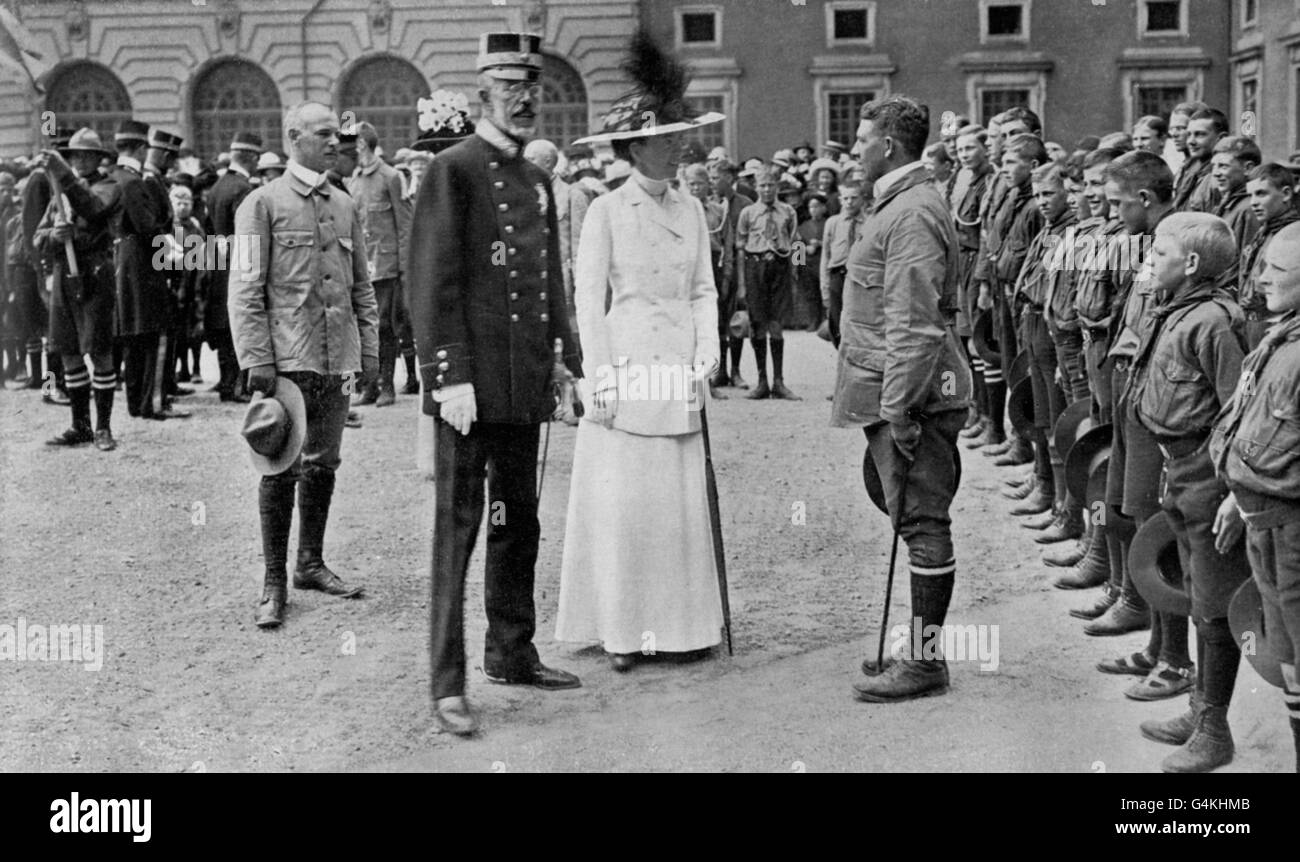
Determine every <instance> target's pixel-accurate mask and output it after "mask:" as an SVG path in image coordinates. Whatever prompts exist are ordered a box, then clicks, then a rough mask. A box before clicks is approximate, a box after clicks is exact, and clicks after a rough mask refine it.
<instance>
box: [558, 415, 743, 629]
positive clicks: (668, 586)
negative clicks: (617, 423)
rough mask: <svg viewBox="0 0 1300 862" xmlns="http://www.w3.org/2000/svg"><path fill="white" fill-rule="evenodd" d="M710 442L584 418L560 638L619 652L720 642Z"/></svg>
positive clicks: (562, 575)
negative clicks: (707, 462) (707, 472)
mask: <svg viewBox="0 0 1300 862" xmlns="http://www.w3.org/2000/svg"><path fill="white" fill-rule="evenodd" d="M721 631H722V600H721V598H720V597H719V592H718V576H717V567H716V565H715V564H714V559H713V533H712V530H711V528H710V526H709V507H708V495H707V491H706V484H705V478H704V438H703V436H702V435H700V434H698V433H696V434H684V435H679V436H673V437H647V436H641V435H638V434H628V433H626V432H624V431H616V430H613V429H610V428H606V427H605V426H603V425H600V424H598V423H595V422H588V421H587V420H585V419H584V420H583V421H582V422H581V423H580V424H579V426H578V434H577V443H576V446H575V449H574V453H573V480H572V483H571V485H570V488H569V512H568V522H567V524H566V525H565V530H564V560H563V563H562V565H561V569H560V608H559V615H558V619H557V620H556V624H555V637H556V639H557V640H561V641H575V642H586V643H591V642H600V643H603V644H604V647H605V650H606V651H607V652H611V653H633V652H650V651H655V652H684V651H687V650H696V649H703V648H705V647H711V646H714V645H716V644H718V643H720V642H721V640H722V635H721Z"/></svg>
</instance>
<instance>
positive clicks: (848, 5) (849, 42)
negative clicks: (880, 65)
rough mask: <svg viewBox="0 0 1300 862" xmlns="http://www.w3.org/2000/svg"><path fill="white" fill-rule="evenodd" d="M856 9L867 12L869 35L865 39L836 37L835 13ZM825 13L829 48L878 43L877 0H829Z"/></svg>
mask: <svg viewBox="0 0 1300 862" xmlns="http://www.w3.org/2000/svg"><path fill="white" fill-rule="evenodd" d="M856 10H861V11H864V12H866V13H867V37H866V38H865V39H837V38H836V37H835V13H836V12H840V11H856ZM825 14H826V47H827V48H861V47H871V46H872V45H875V44H876V0H828V2H827V3H826V13H825Z"/></svg>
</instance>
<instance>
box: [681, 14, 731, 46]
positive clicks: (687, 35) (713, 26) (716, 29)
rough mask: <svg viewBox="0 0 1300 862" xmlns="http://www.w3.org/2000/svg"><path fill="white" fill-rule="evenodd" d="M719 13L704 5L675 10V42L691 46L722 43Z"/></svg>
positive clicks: (718, 44)
mask: <svg viewBox="0 0 1300 862" xmlns="http://www.w3.org/2000/svg"><path fill="white" fill-rule="evenodd" d="M721 17H722V15H721V13H720V12H719V11H718V10H717V9H710V8H706V7H698V6H697V7H685V8H682V9H678V10H677V43H678V45H679V46H680V45H689V46H693V47H715V48H716V47H718V46H720V45H721V44H722V33H721V30H722V22H721Z"/></svg>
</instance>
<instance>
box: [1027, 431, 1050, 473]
mask: <svg viewBox="0 0 1300 862" xmlns="http://www.w3.org/2000/svg"><path fill="white" fill-rule="evenodd" d="M1029 439H1030V441H1031V442H1032V443H1033V444H1034V475H1035V476H1037V477H1038V481H1040V482H1043V483H1045V484H1047V485H1051V484H1052V457H1051V455H1050V454H1048V451H1047V432H1046V431H1044V430H1043V429H1042V428H1035V429H1034V432H1033V435H1032V436H1031V437H1030V438H1029Z"/></svg>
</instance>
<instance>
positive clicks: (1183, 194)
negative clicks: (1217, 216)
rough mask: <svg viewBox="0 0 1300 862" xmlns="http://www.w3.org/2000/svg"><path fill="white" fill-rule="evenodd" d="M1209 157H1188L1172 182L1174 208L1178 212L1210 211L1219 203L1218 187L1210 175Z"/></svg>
mask: <svg viewBox="0 0 1300 862" xmlns="http://www.w3.org/2000/svg"><path fill="white" fill-rule="evenodd" d="M1211 167H1212V166H1211V164H1210V160H1209V159H1188V160H1187V161H1186V162H1184V163H1183V169H1182V171H1180V172H1179V174H1178V182H1177V183H1175V184H1174V209H1176V210H1178V211H1179V212H1194V213H1212V212H1214V208H1215V207H1216V206H1218V204H1219V189H1218V187H1217V186H1215V184H1214V177H1213V176H1212V175H1211V173H1210V171H1211Z"/></svg>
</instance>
